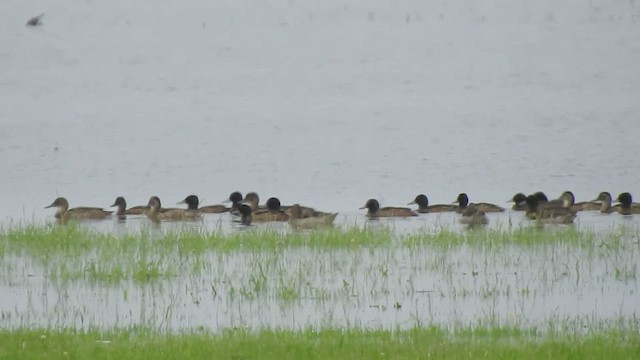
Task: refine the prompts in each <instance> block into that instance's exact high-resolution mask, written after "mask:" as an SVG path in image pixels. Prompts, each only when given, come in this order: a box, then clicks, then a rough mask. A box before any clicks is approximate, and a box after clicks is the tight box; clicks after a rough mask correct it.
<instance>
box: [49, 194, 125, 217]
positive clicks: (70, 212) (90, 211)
mask: <svg viewBox="0 0 640 360" xmlns="http://www.w3.org/2000/svg"><path fill="white" fill-rule="evenodd" d="M52 207H55V208H58V210H57V211H56V214H55V217H56V219H59V220H61V221H66V220H70V219H77V220H80V219H94V220H100V219H105V218H107V217H108V216H109V215H111V213H113V211H107V210H103V209H102V208H99V207H86V206H81V207H76V208H73V209H69V202H68V201H67V199H65V198H63V197H59V198H57V199H55V200H54V201H53V202H52V203H51V205H49V206H45V209H48V208H52Z"/></svg>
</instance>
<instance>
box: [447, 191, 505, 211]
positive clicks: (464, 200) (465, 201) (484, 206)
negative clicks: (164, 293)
mask: <svg viewBox="0 0 640 360" xmlns="http://www.w3.org/2000/svg"><path fill="white" fill-rule="evenodd" d="M454 203H458V208H457V209H456V211H457V212H458V213H462V212H463V211H464V209H465V208H466V207H467V206H469V205H472V204H473V205H474V206H475V207H476V208H477V209H478V210H480V211H483V212H485V213H488V212H502V211H504V208H503V207H500V206H498V205H494V204H489V203H469V197H468V196H467V194H466V193H460V194H459V195H458V197H457V198H456V201H454Z"/></svg>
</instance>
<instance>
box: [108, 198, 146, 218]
mask: <svg viewBox="0 0 640 360" xmlns="http://www.w3.org/2000/svg"><path fill="white" fill-rule="evenodd" d="M111 207H117V209H116V215H118V216H125V215H142V214H144V213H145V212H146V211H147V209H149V207H148V206H144V205H138V206H134V207H131V208H128V209H127V202H126V201H125V200H124V197H122V196H118V197H117V198H116V201H114V202H113V205H111Z"/></svg>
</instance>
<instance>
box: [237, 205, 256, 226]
mask: <svg viewBox="0 0 640 360" xmlns="http://www.w3.org/2000/svg"><path fill="white" fill-rule="evenodd" d="M238 213H240V223H241V224H242V225H251V221H252V220H253V211H252V210H251V206H249V205H247V204H240V205H238Z"/></svg>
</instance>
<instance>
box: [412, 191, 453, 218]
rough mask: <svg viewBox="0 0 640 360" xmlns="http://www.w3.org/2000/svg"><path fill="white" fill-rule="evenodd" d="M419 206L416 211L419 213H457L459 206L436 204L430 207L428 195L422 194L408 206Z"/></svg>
mask: <svg viewBox="0 0 640 360" xmlns="http://www.w3.org/2000/svg"><path fill="white" fill-rule="evenodd" d="M414 204H415V205H418V210H416V211H417V212H419V213H423V214H425V213H436V212H447V211H456V210H457V209H458V207H457V206H455V205H451V204H447V205H445V204H436V205H429V198H428V197H427V195H424V194H420V195H418V196H416V198H415V199H413V201H412V202H410V203H408V204H407V205H414Z"/></svg>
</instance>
